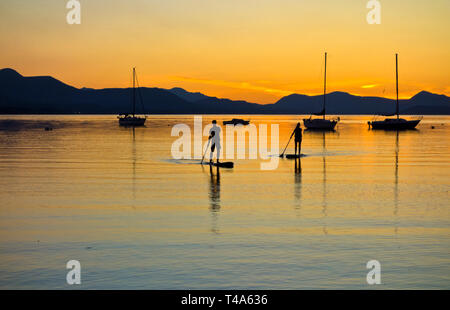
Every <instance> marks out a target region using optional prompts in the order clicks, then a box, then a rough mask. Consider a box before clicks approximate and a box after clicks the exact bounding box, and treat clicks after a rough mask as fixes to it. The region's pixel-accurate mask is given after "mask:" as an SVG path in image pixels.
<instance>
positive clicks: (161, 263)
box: [0, 115, 450, 289]
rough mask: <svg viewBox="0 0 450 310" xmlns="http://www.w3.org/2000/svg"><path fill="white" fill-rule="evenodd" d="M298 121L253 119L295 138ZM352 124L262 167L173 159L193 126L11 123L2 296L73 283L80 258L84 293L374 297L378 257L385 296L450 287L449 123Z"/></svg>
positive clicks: (2, 131)
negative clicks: (312, 291) (388, 127)
mask: <svg viewBox="0 0 450 310" xmlns="http://www.w3.org/2000/svg"><path fill="white" fill-rule="evenodd" d="M233 117H236V116H232V117H230V116H226V115H221V116H205V117H204V120H203V123H204V125H205V124H208V123H211V120H212V119H217V120H218V123H221V122H222V121H223V120H226V119H229V118H233ZM299 118H300V119H301V116H299V117H296V116H280V115H276V116H254V117H252V123H254V124H255V125H256V126H258V125H259V124H267V125H269V126H270V124H279V125H280V128H279V132H280V141H287V140H288V139H289V136H290V134H291V132H292V130H293V129H294V128H295V125H296V124H297V122H298V120H299ZM341 118H342V120H341V123H340V125H339V128H338V130H337V132H334V133H333V132H327V133H314V132H307V131H305V132H304V135H303V143H302V153H305V154H306V155H307V156H305V157H302V158H301V159H297V160H293V161H292V160H287V159H280V163H279V167H278V169H276V170H273V171H261V170H260V161H259V160H246V159H238V160H235V167H234V169H219V168H217V167H210V166H202V165H199V161H196V160H191V161H187V160H185V161H183V160H180V161H174V160H171V155H170V154H171V153H170V150H171V144H172V142H173V141H174V140H175V139H174V137H171V135H170V132H171V128H172V126H173V125H175V124H179V123H185V124H188V125H191V126H192V124H193V117H192V116H164V115H160V116H153V117H152V118H150V119H148V121H147V123H146V127H142V128H135V129H133V128H121V127H119V126H118V125H117V120H116V119H115V118H114V117H111V116H101V115H100V116H0V201H1V204H0V230H1V232H0V287H1V288H68V287H67V285H66V282H65V275H66V274H65V273H66V269H65V264H66V262H67V261H68V260H70V259H77V260H79V261H80V262H81V264H82V270H83V274H82V278H83V280H82V283H83V284H82V288H85V289H92V288H105V289H106V288H110V289H114V288H119V289H120V288H127V289H133V288H147V289H155V288H158V289H177V288H178V289H187V288H191V289H205V288H209V289H211V288H218V289H227V288H242V289H248V288H250V289H251V288H261V289H264V288H265V289H301V288H356V289H367V288H368V287H367V286H366V281H365V277H366V273H367V271H366V268H365V266H366V263H367V261H369V260H371V259H377V260H379V261H380V262H381V265H382V273H383V274H382V277H383V288H450V259H449V255H448V254H449V253H450V229H449V224H450V212H449V208H448V201H449V198H450V197H449V188H450V182H449V178H448V176H449V175H450V153H449V152H448V150H449V146H450V145H449V140H448V136H449V135H450V117H425V118H424V119H423V121H422V122H421V124H420V125H419V127H418V130H416V131H407V132H383V131H381V132H380V131H372V130H367V125H366V123H367V120H368V119H370V117H361V116H345V117H341ZM431 126H434V129H432V128H431ZM45 127H51V128H53V130H51V131H45V130H44V129H45ZM205 139H206V137H205ZM268 140H269V141H270V139H269V138H268ZM252 147H253V146H252ZM283 147H284V145H283ZM287 153H293V146H292V148H291V149H290V150H287Z"/></svg>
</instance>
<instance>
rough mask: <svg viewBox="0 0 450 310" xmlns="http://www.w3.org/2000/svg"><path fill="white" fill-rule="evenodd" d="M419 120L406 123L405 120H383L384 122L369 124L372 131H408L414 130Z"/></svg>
mask: <svg viewBox="0 0 450 310" xmlns="http://www.w3.org/2000/svg"><path fill="white" fill-rule="evenodd" d="M419 123H420V120H412V121H407V120H405V119H401V118H400V119H389V118H388V119H385V120H384V121H373V122H370V123H369V124H370V126H371V127H372V129H382V130H408V129H415V128H416V126H417V125H418V124H419Z"/></svg>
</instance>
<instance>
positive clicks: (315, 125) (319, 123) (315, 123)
mask: <svg viewBox="0 0 450 310" xmlns="http://www.w3.org/2000/svg"><path fill="white" fill-rule="evenodd" d="M326 94H327V53H325V73H324V83H323V107H322V111H320V112H319V113H314V115H316V116H322V118H312V116H311V117H310V118H305V119H303V124H304V125H305V127H306V128H307V129H309V130H334V128H335V127H336V124H337V123H338V120H336V119H333V120H328V119H326V118H325V116H326Z"/></svg>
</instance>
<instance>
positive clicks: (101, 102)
mask: <svg viewBox="0 0 450 310" xmlns="http://www.w3.org/2000/svg"><path fill="white" fill-rule="evenodd" d="M139 93H140V95H141V97H142V99H143V102H144V104H143V105H140V104H139V103H138V104H137V106H136V110H137V113H148V114H152V113H153V114H311V113H317V112H319V111H321V110H322V102H323V95H318V96H307V95H300V94H292V95H289V96H286V97H283V98H281V99H280V100H278V101H277V102H276V103H273V104H266V105H261V104H256V103H250V102H246V101H235V100H230V99H222V98H216V97H210V96H206V95H204V94H202V93H199V92H195V93H194V92H189V91H186V90H184V89H182V88H179V87H175V88H172V89H162V88H148V87H141V88H139ZM131 98H132V88H105V89H92V88H75V87H72V86H70V85H67V84H64V83H63V82H61V81H59V80H57V79H55V78H53V77H50V76H35V77H24V76H22V75H21V74H19V73H18V72H17V71H15V70H13V69H1V70H0V113H1V114H34V113H40V114H73V113H81V114H118V113H130V112H131ZM393 112H395V100H392V99H387V98H379V97H363V96H354V95H351V94H348V93H345V92H333V93H330V94H327V114H390V113H393ZM400 113H402V114H436V115H439V114H450V100H449V97H447V96H445V95H437V94H433V93H429V92H426V91H421V92H419V93H418V94H416V95H415V96H413V97H412V98H410V99H408V100H400Z"/></svg>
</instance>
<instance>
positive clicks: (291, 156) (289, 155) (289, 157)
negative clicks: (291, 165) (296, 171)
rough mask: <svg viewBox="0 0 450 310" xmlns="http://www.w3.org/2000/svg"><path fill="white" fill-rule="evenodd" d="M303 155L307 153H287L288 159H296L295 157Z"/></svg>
mask: <svg viewBox="0 0 450 310" xmlns="http://www.w3.org/2000/svg"><path fill="white" fill-rule="evenodd" d="M303 156H305V154H301V155H295V154H287V155H286V158H287V159H295V158H300V157H303Z"/></svg>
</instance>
